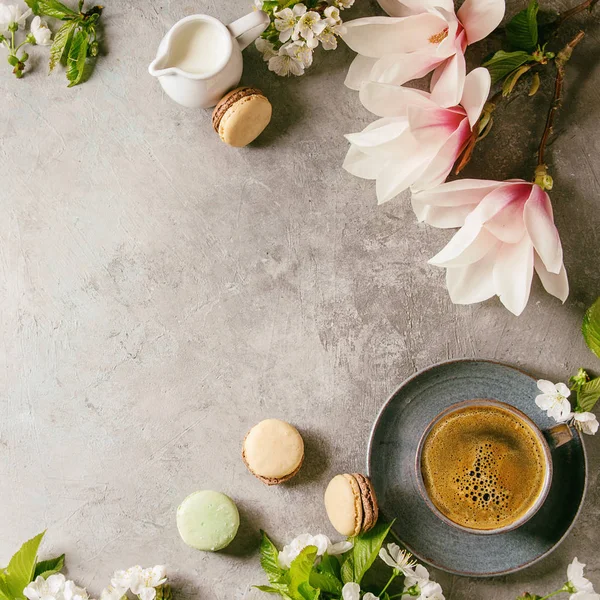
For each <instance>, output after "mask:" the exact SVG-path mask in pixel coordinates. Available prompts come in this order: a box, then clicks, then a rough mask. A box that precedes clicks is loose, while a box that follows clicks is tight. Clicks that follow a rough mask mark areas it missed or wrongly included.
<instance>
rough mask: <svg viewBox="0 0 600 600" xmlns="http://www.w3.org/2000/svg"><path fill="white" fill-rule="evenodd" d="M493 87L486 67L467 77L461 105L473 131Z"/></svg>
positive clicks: (474, 71)
mask: <svg viewBox="0 0 600 600" xmlns="http://www.w3.org/2000/svg"><path fill="white" fill-rule="evenodd" d="M491 85H492V78H491V76H490V72H489V71H488V70H487V69H486V68H485V67H478V68H477V69H473V70H472V71H471V72H470V73H469V74H468V75H467V76H466V77H465V87H464V89H463V94H462V98H461V101H460V104H461V105H462V107H463V108H464V109H465V110H466V111H467V117H469V124H470V125H471V129H473V127H475V123H477V121H478V120H479V117H480V116H481V111H482V110H483V106H484V104H485V103H486V100H487V98H488V95H489V93H490V87H491Z"/></svg>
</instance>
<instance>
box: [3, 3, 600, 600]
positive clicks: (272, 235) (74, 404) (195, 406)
mask: <svg viewBox="0 0 600 600" xmlns="http://www.w3.org/2000/svg"><path fill="white" fill-rule="evenodd" d="M106 4H107V5H108V6H107V9H106V13H105V16H104V21H105V25H106V31H105V53H106V54H105V56H103V57H102V58H101V60H99V62H98V65H97V68H96V71H95V72H94V74H93V76H92V77H91V79H90V80H89V81H88V82H87V83H85V85H83V86H81V87H78V88H75V89H67V88H66V87H65V80H64V79H63V74H62V73H56V74H53V75H52V76H50V77H48V76H47V75H46V69H45V51H44V50H43V49H40V48H36V49H34V50H33V51H32V52H31V54H32V56H33V57H34V58H33V59H32V67H33V70H32V72H31V73H28V74H27V76H26V77H25V78H24V79H23V80H22V81H16V80H14V79H13V77H12V75H11V74H10V73H9V71H8V67H7V66H6V65H4V64H3V63H2V64H1V67H2V68H1V70H0V136H1V137H0V214H1V218H0V244H1V246H0V274H1V277H0V319H1V321H0V324H1V325H0V327H1V329H0V333H1V336H2V345H1V346H0V348H1V350H0V360H1V368H0V407H1V409H2V410H1V413H0V481H1V482H2V486H1V491H0V515H1V516H0V563H3V562H6V561H7V560H8V558H9V557H10V555H11V553H12V552H13V551H14V550H15V549H16V548H17V547H18V545H19V544H20V543H21V542H22V541H24V540H25V539H26V538H28V537H31V536H32V535H34V534H35V533H37V532H38V531H40V530H42V529H44V528H48V534H47V539H46V541H45V543H44V546H43V551H42V554H43V555H46V556H49V555H51V554H52V553H57V552H66V553H67V564H68V573H69V575H70V576H71V577H73V578H75V579H76V580H77V581H78V582H80V583H81V584H82V585H85V586H87V587H88V589H89V591H90V593H91V594H92V595H94V596H97V595H98V594H99V593H100V591H101V589H102V588H103V587H104V585H105V584H106V583H107V582H108V579H109V577H110V575H111V573H112V572H113V570H114V569H116V568H123V567H127V566H129V565H131V564H135V563H140V564H143V565H152V564H155V563H165V564H166V565H168V567H169V570H170V573H171V575H172V578H173V581H174V583H175V587H176V591H177V594H178V597H180V598H205V599H212V598H216V599H222V600H225V599H228V600H230V599H232V598H234V599H241V598H247V597H250V596H252V597H254V596H255V595H256V594H257V592H255V591H251V590H250V586H251V584H259V583H263V582H264V579H263V576H262V573H261V570H260V567H259V564H258V556H257V549H256V545H257V539H258V529H259V528H264V529H266V530H267V531H269V532H270V533H271V534H272V535H273V537H274V538H275V539H276V540H277V541H278V542H279V543H283V542H285V541H286V540H289V539H290V538H291V537H293V536H294V535H296V534H299V533H301V532H305V531H312V532H319V531H322V532H324V533H327V534H329V535H332V534H333V533H334V532H333V531H332V529H331V527H330V525H329V524H328V522H327V520H326V516H325V514H324V511H323V506H322V503H321V494H322V492H323V490H324V486H325V485H326V482H327V481H328V478H329V477H330V476H332V475H333V474H335V473H337V472H339V471H348V470H355V469H359V470H360V469H362V468H363V466H364V463H365V451H366V441H367V437H368V433H369V429H370V426H371V423H372V421H373V419H374V417H375V415H376V414H377V412H378V410H379V408H380V406H381V404H382V403H383V402H384V400H385V399H386V397H387V396H388V395H389V394H390V393H391V392H392V391H393V390H394V388H395V387H396V386H397V385H398V384H399V383H400V382H401V381H402V380H403V379H404V378H406V377H407V376H409V375H411V374H412V373H414V372H415V370H417V369H420V368H423V367H426V366H428V365H430V364H431V363H434V362H436V361H440V360H444V359H448V358H453V357H462V356H468V357H487V358H495V359H498V360H501V361H505V362H508V363H511V364H514V365H518V366H520V367H522V368H524V369H527V370H529V371H531V372H532V373H534V374H536V375H539V376H544V377H546V378H549V379H552V380H555V381H558V380H565V379H566V378H568V376H569V375H570V374H572V373H573V372H574V371H575V370H576V369H577V367H579V366H586V367H588V368H589V369H592V370H594V369H595V370H596V372H598V371H600V363H599V362H598V360H597V359H596V358H595V357H594V356H593V355H592V354H591V353H590V352H589V351H588V350H587V348H586V346H585V345H584V342H583V340H582V337H581V335H580V333H579V325H580V322H581V317H582V315H583V311H584V308H585V307H586V306H587V305H588V304H590V303H591V301H592V300H593V299H594V298H595V297H596V296H597V295H598V293H599V292H600V274H599V269H598V265H599V262H600V261H599V250H598V247H599V241H600V240H599V234H598V231H600V217H599V214H600V210H599V204H598V197H599V192H600V161H599V160H598V156H599V150H600V141H599V140H600V135H599V133H600V123H599V121H598V114H599V113H598V110H597V106H598V101H599V99H600V97H599V95H598V89H600V67H599V66H598V61H597V59H598V47H599V44H600V33H599V29H600V28H599V27H598V20H597V19H596V21H595V23H594V25H593V26H592V27H591V28H590V30H589V35H588V37H587V39H586V40H585V41H584V42H582V44H581V45H580V47H579V48H578V49H577V51H576V53H575V54H574V56H573V59H572V62H571V63H570V64H569V66H568V75H567V82H566V87H567V92H566V97H565V106H564V110H563V112H562V113H561V115H560V118H559V122H558V126H557V135H556V137H555V141H554V143H553V144H552V145H551V147H550V151H549V157H550V161H551V168H552V172H553V174H554V176H555V180H556V185H555V190H553V192H552V199H553V201H554V207H555V213H556V221H557V224H558V228H559V230H560V232H561V235H562V240H563V244H564V248H565V256H566V259H565V262H566V266H567V269H568V271H569V274H570V281H571V296H570V298H569V300H568V301H567V303H566V304H565V305H564V306H562V305H561V304H560V303H559V302H558V301H557V300H556V299H554V298H552V297H550V296H548V295H546V294H545V293H544V292H543V290H542V289H541V286H540V285H539V283H538V282H536V283H535V285H534V289H533V294H532V299H531V301H530V304H529V306H528V308H527V309H526V311H525V313H524V314H523V315H522V317H521V318H515V317H513V316H512V315H511V314H509V313H508V312H507V311H506V310H505V309H504V308H503V307H502V306H501V305H500V303H499V302H498V301H497V300H494V301H490V302H487V303H485V304H482V305H478V306H472V307H458V306H453V305H452V304H451V303H450V301H449V299H448V295H447V292H446V289H445V287H444V281H443V279H444V274H443V272H442V271H441V270H439V269H436V268H433V267H430V266H428V265H427V264H426V260H427V259H428V258H429V257H431V256H432V255H433V254H435V253H436V252H437V250H438V249H439V248H441V247H442V245H443V244H444V243H445V241H446V240H447V239H448V238H449V236H450V233H449V232H444V231H438V230H434V229H429V228H426V227H423V226H419V225H417V224H416V223H415V219H414V216H413V213H412V211H411V209H410V206H409V204H408V202H407V199H406V198H398V199H396V200H394V201H392V202H390V203H388V204H386V205H384V206H381V207H378V206H377V205H376V201H375V194H374V190H373V186H372V183H371V182H367V181H362V180H359V179H356V178H354V177H352V176H350V175H348V174H347V173H345V172H344V171H343V170H342V169H341V166H340V165H341V163H342V160H343V157H344V155H345V152H346V149H347V144H346V142H345V141H344V139H343V138H342V133H346V132H351V131H356V130H359V129H361V128H362V127H364V126H365V125H366V124H367V123H369V122H370V121H371V120H372V116H371V115H369V114H368V113H367V112H366V111H365V110H364V109H363V108H362V107H361V105H360V103H359V101H358V97H357V94H356V93H355V92H352V91H350V90H348V89H346V88H344V87H343V79H344V75H345V72H346V70H347V67H348V65H349V63H350V60H351V58H352V56H351V52H349V51H348V50H347V49H346V48H341V49H340V50H338V51H337V52H331V53H325V52H318V53H317V55H316V57H315V66H314V68H312V69H311V70H310V72H309V74H307V75H306V76H304V77H301V78H297V79H287V80H283V79H279V78H277V77H276V76H274V75H272V74H271V73H269V72H268V71H267V70H266V68H265V66H264V65H263V63H262V62H261V60H260V58H259V57H258V55H257V54H256V52H255V51H254V50H253V49H252V50H250V51H249V52H248V53H247V57H246V60H247V62H246V71H245V74H244V79H243V81H244V82H245V83H248V84H254V85H258V86H260V87H261V88H263V90H264V91H265V93H267V94H268V96H269V97H270V98H271V100H272V102H273V105H274V119H273V122H272V124H271V125H270V127H269V129H268V130H267V131H266V132H265V134H264V135H263V137H262V138H261V139H260V140H259V141H258V142H257V143H256V144H255V145H253V147H250V148H247V149H244V150H234V149H231V148H228V147H226V146H225V145H224V144H222V143H221V142H220V141H219V139H218V137H217V136H216V135H215V133H214V132H213V131H212V129H211V124H210V113H209V112H203V111H190V110H186V109H182V108H180V107H178V106H177V105H175V104H173V103H172V102H171V101H170V100H169V99H168V98H166V97H165V96H164V94H163V93H162V92H161V89H160V87H159V85H158V84H157V82H156V81H155V80H154V79H152V78H151V77H150V76H149V75H148V74H147V71H146V68H147V64H148V63H149V62H150V61H151V59H152V58H153V56H154V52H155V49H156V46H157V44H158V42H159V40H160V39H161V37H162V35H163V34H164V33H165V32H166V30H167V29H168V28H169V27H170V25H171V24H172V23H174V22H175V21H176V20H178V19H179V18H181V17H183V16H185V15H187V14H192V13H194V12H209V13H211V14H214V15H216V16H218V17H219V18H221V19H222V20H224V21H230V20H233V19H234V18H236V17H238V16H240V15H241V14H243V13H244V12H245V11H246V10H247V8H248V7H247V4H248V3H247V2H246V1H245V0H231V1H229V2H215V1H214V0H205V1H201V0H199V1H197V2H190V1H188V0H186V1H179V2H174V1H173V2H171V1H169V0H165V1H164V2H163V1H161V0H149V1H148V2H142V1H140V0H127V1H118V2H116V1H113V2H107V3H106ZM520 6H521V3H514V2H513V3H512V4H511V8H510V9H509V10H510V11H511V12H513V11H514V10H516V8H520ZM562 6H569V4H568V3H566V2H565V3H564V4H563V5H562ZM375 12H376V5H375V3H374V2H372V1H367V0H357V6H356V7H355V9H353V11H352V13H350V14H351V15H354V16H360V15H363V14H373V13H375ZM575 30H576V26H575V25H573V26H570V28H569V31H568V32H567V33H566V34H565V38H566V37H568V33H569V32H571V33H572V32H574V31H575ZM492 45H493V40H490V41H487V42H485V43H484V44H482V45H480V46H479V47H478V48H477V49H473V50H472V51H471V53H470V57H471V60H472V62H473V64H476V62H477V60H478V59H479V58H480V57H481V56H483V55H484V54H485V53H486V51H487V50H488V49H490V48H491V47H492ZM0 54H1V51H0ZM0 58H2V60H4V57H3V55H2V56H0ZM550 85H551V83H550V81H546V82H545V83H544V86H543V88H542V90H541V91H540V93H539V94H538V95H537V96H536V97H535V98H534V99H533V100H530V99H527V98H523V97H519V98H516V99H514V100H513V101H511V102H510V103H509V104H508V105H507V106H506V107H505V108H504V109H502V110H501V111H499V113H498V115H497V126H496V129H495V131H494V133H493V135H490V136H489V137H488V138H487V139H486V140H485V141H484V142H483V143H482V144H481V147H480V148H479V149H478V151H477V155H476V158H475V161H474V163H473V164H472V165H471V166H470V167H469V171H468V172H467V175H470V176H478V177H485V176H488V177H492V178H507V177H526V178H527V177H529V175H530V172H531V170H532V167H533V164H534V158H533V154H534V150H535V147H536V144H537V139H538V137H539V135H540V134H541V131H542V128H543V119H544V114H545V111H546V107H547V103H548V101H549V97H550V96H549V93H550ZM270 416H275V417H282V418H284V419H287V420H289V421H291V422H293V423H295V424H296V425H297V426H298V427H299V428H300V429H301V430H302V432H303V434H304V435H305V438H306V441H307V458H306V465H305V467H304V468H303V470H302V471H301V473H300V475H299V476H298V477H297V478H296V479H295V480H294V481H293V482H291V483H290V484H288V485H284V486H281V487H278V488H276V489H270V488H267V487H265V486H264V485H262V484H261V483H260V482H259V481H258V480H256V479H254V478H253V477H252V476H251V475H249V474H248V472H247V471H246V469H245V467H244V465H243V463H242V461H241V458H240V445H241V441H242V438H243V436H244V434H245V432H246V431H247V429H248V428H249V427H250V426H251V425H252V424H254V423H255V422H256V421H258V420H260V419H262V418H264V417H270ZM586 442H587V448H588V451H589V457H590V486H589V494H588V497H587V501H586V505H585V509H584V511H583V514H582V515H581V518H580V519H579V521H578V523H577V526H576V527H575V529H574V531H573V533H572V534H571V536H570V537H569V538H568V540H567V541H566V542H565V543H564V545H563V546H562V547H561V548H560V549H559V550H557V551H556V552H555V553H554V554H553V555H551V556H550V557H549V558H548V559H546V560H544V561H543V562H541V563H540V564H537V565H535V566H534V567H532V568H530V569H527V570H526V571H523V572H521V573H519V574H515V575H511V576H508V577H503V578H498V579H494V580H490V581H478V580H470V579H466V578H458V577H450V576H448V575H444V574H442V573H438V574H437V577H438V579H439V580H440V581H441V583H442V584H443V585H444V589H445V591H446V597H447V598H450V599H452V600H461V599H468V600H473V599H480V598H485V599H486V600H492V599H493V600H495V599H498V600H500V599H502V600H504V599H506V600H510V599H512V598H514V597H515V596H516V595H517V594H518V593H520V592H522V591H524V590H527V589H531V590H532V591H534V590H535V591H537V592H538V593H543V592H545V591H550V590H551V589H553V588H554V586H557V585H559V584H560V583H562V581H563V580H564V574H565V569H566V566H567V564H568V562H570V560H571V558H572V557H573V556H578V557H579V559H580V560H581V561H582V562H587V563H588V564H589V574H590V576H591V578H592V579H593V580H595V582H596V586H597V587H598V588H600V541H599V540H600V538H599V536H598V527H597V523H598V519H599V517H600V492H599V491H598V478H597V471H598V463H599V460H600V440H598V439H587V440H586ZM199 488H214V489H219V490H222V491H224V492H226V493H227V494H230V495H231V496H232V497H233V498H234V499H235V500H236V502H238V504H239V506H240V509H241V512H242V527H241V531H240V535H239V537H238V539H237V540H236V541H235V543H234V544H233V545H232V547H231V548H230V549H229V550H227V551H226V552H223V553H219V554H202V553H199V552H195V551H193V550H191V549H189V548H187V547H186V546H184V545H183V543H182V542H181V541H180V539H179V537H178V535H177V531H176V527H175V518H174V516H175V509H176V507H177V505H178V503H179V501H180V500H181V499H182V498H183V497H185V496H186V494H188V493H190V492H192V491H194V490H196V489H199ZM456 551H457V552H459V551H460V548H457V549H456Z"/></svg>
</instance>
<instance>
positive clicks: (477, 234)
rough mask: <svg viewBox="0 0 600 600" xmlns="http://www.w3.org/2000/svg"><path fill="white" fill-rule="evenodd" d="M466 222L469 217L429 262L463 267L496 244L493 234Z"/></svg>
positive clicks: (439, 265)
mask: <svg viewBox="0 0 600 600" xmlns="http://www.w3.org/2000/svg"><path fill="white" fill-rule="evenodd" d="M471 214H472V213H471ZM468 222H469V218H467V219H466V224H465V225H464V226H463V227H461V229H459V230H458V231H457V232H456V233H455V234H454V237H453V238H452V239H451V240H450V241H449V242H448V243H447V244H446V246H445V247H444V248H442V249H441V250H440V251H439V252H438V253H437V254H436V255H435V256H434V257H433V258H430V259H429V264H431V265H436V266H438V267H464V266H466V265H471V264H473V263H476V262H477V261H478V260H481V259H482V258H483V257H484V256H485V255H486V254H488V252H490V251H491V250H492V249H493V248H495V247H496V246H497V245H498V241H497V240H496V238H494V236H493V235H491V234H490V233H488V232H487V231H486V230H485V229H481V227H480V226H479V227H478V226H477V225H476V224H473V223H471V224H469V223H468Z"/></svg>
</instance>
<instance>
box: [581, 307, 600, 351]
mask: <svg viewBox="0 0 600 600" xmlns="http://www.w3.org/2000/svg"><path fill="white" fill-rule="evenodd" d="M581 331H582V332H583V338H584V339H585V343H586V344H587V345H588V347H589V349H590V350H591V351H592V352H593V353H594V354H595V355H596V356H597V357H598V358H600V298H598V299H597V300H596V302H594V304H592V306H590V307H589V308H588V309H587V311H586V313H585V316H584V317H583V325H582V326H581Z"/></svg>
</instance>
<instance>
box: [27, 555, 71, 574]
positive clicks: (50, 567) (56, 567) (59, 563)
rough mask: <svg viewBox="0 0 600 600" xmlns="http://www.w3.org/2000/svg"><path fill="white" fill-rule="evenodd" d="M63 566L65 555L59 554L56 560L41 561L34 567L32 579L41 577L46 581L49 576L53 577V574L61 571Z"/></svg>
mask: <svg viewBox="0 0 600 600" xmlns="http://www.w3.org/2000/svg"><path fill="white" fill-rule="evenodd" d="M64 566H65V555H64V554H61V555H60V556H57V557H56V558H50V559H48V560H42V561H40V562H39V563H37V564H36V565H35V572H34V574H33V579H35V578H36V577H43V578H44V579H47V578H48V577H50V575H54V573H58V572H59V571H62V568H63V567H64Z"/></svg>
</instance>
